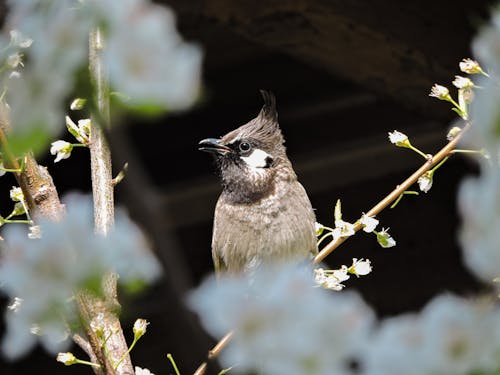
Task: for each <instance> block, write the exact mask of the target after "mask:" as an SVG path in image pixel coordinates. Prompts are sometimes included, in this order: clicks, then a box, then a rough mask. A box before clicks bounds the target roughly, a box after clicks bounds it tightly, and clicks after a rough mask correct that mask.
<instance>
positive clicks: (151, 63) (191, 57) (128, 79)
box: [94, 0, 202, 109]
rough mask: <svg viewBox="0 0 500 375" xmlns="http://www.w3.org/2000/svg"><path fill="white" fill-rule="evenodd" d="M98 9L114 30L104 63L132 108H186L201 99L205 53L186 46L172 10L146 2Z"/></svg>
mask: <svg viewBox="0 0 500 375" xmlns="http://www.w3.org/2000/svg"><path fill="white" fill-rule="evenodd" d="M94 6H95V7H96V8H97V9H98V10H100V11H101V12H102V13H101V16H102V17H103V19H105V20H106V21H107V22H108V26H109V27H108V29H107V34H106V37H107V40H106V42H105V43H106V48H105V49H104V60H105V64H106V65H107V66H108V67H109V79H110V83H111V86H112V87H113V88H114V89H115V90H117V91H119V92H120V93H122V94H124V95H126V96H128V97H129V98H130V100H129V101H128V102H127V104H131V105H141V104H154V105H159V106H161V107H165V108H167V109H185V108H187V107H188V106H190V105H191V104H192V103H193V102H194V101H195V100H196V99H197V97H198V94H199V91H200V80H201V58H202V53H201V50H200V48H199V47H197V46H195V45H193V44H189V43H186V42H183V41H182V38H181V36H180V35H179V33H178V32H177V30H176V26H175V17H174V14H173V13H172V12H171V11H170V9H168V8H166V7H165V6H160V5H157V4H153V3H151V2H150V1H140V0H133V1H132V0H128V1H125V2H120V3H118V2H116V1H114V0H106V1H98V2H94ZM118 8H119V9H118Z"/></svg>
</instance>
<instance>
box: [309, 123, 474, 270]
mask: <svg viewBox="0 0 500 375" xmlns="http://www.w3.org/2000/svg"><path fill="white" fill-rule="evenodd" d="M469 127H470V124H469V123H467V124H466V125H465V127H464V128H463V129H462V131H461V132H460V134H458V135H457V136H456V137H455V138H453V139H452V140H451V141H450V142H448V143H447V144H446V146H444V147H443V148H442V149H441V150H439V152H438V153H436V154H435V155H433V156H432V157H431V158H429V160H428V161H426V162H425V163H424V164H423V165H422V166H421V167H420V168H419V169H417V170H416V171H415V172H414V173H413V174H412V175H411V176H410V177H408V178H407V179H406V180H405V181H404V182H403V183H402V184H401V185H398V186H397V187H396V189H394V190H393V191H392V192H390V193H389V194H388V195H387V196H386V197H385V198H384V199H382V200H381V201H380V202H378V203H377V204H376V205H375V206H373V207H372V208H371V209H370V210H369V211H368V212H367V213H366V215H368V216H376V215H378V214H379V213H380V212H381V211H382V210H383V209H384V208H386V207H387V206H389V205H390V204H391V203H392V202H393V201H395V200H396V199H398V197H399V196H400V195H401V194H403V192H405V191H406V190H408V189H409V188H410V186H412V185H413V184H414V183H415V182H417V180H418V178H419V177H420V176H422V175H423V174H424V173H425V172H427V171H428V170H430V169H431V168H432V167H434V166H435V165H437V164H438V163H439V162H440V161H441V160H443V159H444V158H445V157H447V156H448V155H450V154H451V153H452V151H453V149H454V148H455V147H456V145H457V143H458V141H459V140H460V138H461V137H462V135H463V134H464V133H465V132H466V131H467V130H468V129H469ZM362 227H363V226H362V225H361V224H360V222H359V220H358V221H357V222H356V223H355V225H354V230H355V231H356V232H357V231H358V230H360V229H361V228H362ZM348 238H349V237H340V238H339V239H338V240H336V241H333V242H330V243H329V244H328V245H326V246H325V247H324V248H323V249H322V250H321V251H320V252H319V254H318V255H316V257H315V258H314V263H315V264H316V263H320V262H321V261H322V260H323V259H325V258H326V257H327V256H328V255H329V254H330V253H331V252H332V251H333V250H335V249H336V248H337V247H339V246H340V244H342V243H343V242H344V241H346V240H347V239H348Z"/></svg>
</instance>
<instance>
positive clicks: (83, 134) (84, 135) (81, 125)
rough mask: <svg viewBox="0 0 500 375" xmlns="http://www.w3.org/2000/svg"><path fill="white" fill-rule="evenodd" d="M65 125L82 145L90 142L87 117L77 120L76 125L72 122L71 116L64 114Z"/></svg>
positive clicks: (89, 124) (89, 123)
mask: <svg viewBox="0 0 500 375" xmlns="http://www.w3.org/2000/svg"><path fill="white" fill-rule="evenodd" d="M65 119H66V127H67V128H68V131H69V132H70V133H71V134H72V135H73V136H74V137H75V138H76V140H77V141H78V142H80V143H82V144H84V145H88V144H89V143H90V126H91V122H90V119H89V118H86V119H81V120H78V125H77V124H75V123H74V122H73V120H72V119H71V117H69V116H66V117H65Z"/></svg>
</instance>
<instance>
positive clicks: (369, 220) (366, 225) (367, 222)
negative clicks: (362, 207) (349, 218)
mask: <svg viewBox="0 0 500 375" xmlns="http://www.w3.org/2000/svg"><path fill="white" fill-rule="evenodd" d="M359 222H360V223H361V225H363V230H364V231H365V232H366V233H370V232H373V230H374V229H375V228H376V227H377V225H378V223H379V221H378V220H377V219H375V218H374V217H373V216H368V215H367V214H363V215H362V216H361V219H360V220H359Z"/></svg>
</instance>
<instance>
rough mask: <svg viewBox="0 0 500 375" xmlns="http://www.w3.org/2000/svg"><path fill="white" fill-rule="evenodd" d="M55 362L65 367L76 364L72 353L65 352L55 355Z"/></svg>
mask: <svg viewBox="0 0 500 375" xmlns="http://www.w3.org/2000/svg"><path fill="white" fill-rule="evenodd" d="M56 361H57V362H62V363H64V364H65V365H66V366H70V365H73V364H75V363H76V362H77V359H76V357H75V356H74V355H73V353H70V352H66V353H58V354H57V358H56Z"/></svg>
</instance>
